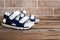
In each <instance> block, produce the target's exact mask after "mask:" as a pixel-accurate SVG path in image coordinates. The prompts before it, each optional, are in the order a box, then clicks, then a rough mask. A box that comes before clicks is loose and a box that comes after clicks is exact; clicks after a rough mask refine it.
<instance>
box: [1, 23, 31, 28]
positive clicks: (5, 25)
mask: <svg viewBox="0 0 60 40" xmlns="http://www.w3.org/2000/svg"><path fill="white" fill-rule="evenodd" d="M2 26H4V27H9V28H14V29H30V28H31V27H30V28H22V27H15V26H10V25H7V24H4V23H2Z"/></svg>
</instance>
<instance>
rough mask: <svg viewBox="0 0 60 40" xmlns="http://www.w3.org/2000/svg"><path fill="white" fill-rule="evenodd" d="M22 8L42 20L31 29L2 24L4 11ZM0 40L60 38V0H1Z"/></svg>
mask: <svg viewBox="0 0 60 40" xmlns="http://www.w3.org/2000/svg"><path fill="white" fill-rule="evenodd" d="M22 9H25V10H27V14H28V15H30V14H35V15H36V18H39V19H40V22H39V23H38V24H36V25H35V26H33V27H32V29H29V30H16V29H10V28H5V27H3V26H2V25H1V23H2V19H3V15H4V12H6V11H8V12H13V11H16V10H20V11H21V10H22ZM0 40H60V0H0Z"/></svg>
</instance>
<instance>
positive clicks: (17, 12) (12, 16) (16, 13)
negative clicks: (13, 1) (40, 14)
mask: <svg viewBox="0 0 60 40" xmlns="http://www.w3.org/2000/svg"><path fill="white" fill-rule="evenodd" d="M19 14H20V12H19V11H15V12H14V13H13V14H12V15H11V16H10V17H9V18H10V19H11V20H13V19H14V18H15V17H16V16H17V15H19Z"/></svg>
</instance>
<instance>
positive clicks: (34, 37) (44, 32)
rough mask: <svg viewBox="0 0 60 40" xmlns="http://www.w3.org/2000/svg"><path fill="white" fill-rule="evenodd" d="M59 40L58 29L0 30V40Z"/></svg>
mask: <svg viewBox="0 0 60 40" xmlns="http://www.w3.org/2000/svg"><path fill="white" fill-rule="evenodd" d="M40 39H41V40H43V39H55V40H57V39H60V29H30V30H13V29H0V40H40Z"/></svg>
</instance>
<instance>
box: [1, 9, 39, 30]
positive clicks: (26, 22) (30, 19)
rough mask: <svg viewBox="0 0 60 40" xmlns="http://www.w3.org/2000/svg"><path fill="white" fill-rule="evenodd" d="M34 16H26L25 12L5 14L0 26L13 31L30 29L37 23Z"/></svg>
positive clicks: (37, 20)
mask: <svg viewBox="0 0 60 40" xmlns="http://www.w3.org/2000/svg"><path fill="white" fill-rule="evenodd" d="M38 22H39V19H36V18H35V16H34V15H30V16H29V15H26V10H22V11H21V12H20V11H14V13H9V12H5V14H4V18H3V23H2V25H3V26H5V27H10V28H14V29H30V28H32V27H33V26H34V24H36V23H38Z"/></svg>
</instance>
